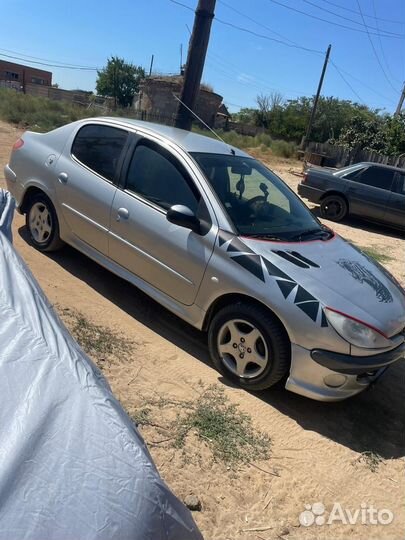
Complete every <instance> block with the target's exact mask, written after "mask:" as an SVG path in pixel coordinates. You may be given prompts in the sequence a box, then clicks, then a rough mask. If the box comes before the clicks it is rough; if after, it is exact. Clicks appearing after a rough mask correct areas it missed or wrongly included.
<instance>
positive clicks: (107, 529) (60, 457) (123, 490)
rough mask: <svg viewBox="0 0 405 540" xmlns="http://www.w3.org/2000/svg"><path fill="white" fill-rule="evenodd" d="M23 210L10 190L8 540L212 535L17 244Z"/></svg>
mask: <svg viewBox="0 0 405 540" xmlns="http://www.w3.org/2000/svg"><path fill="white" fill-rule="evenodd" d="M13 210H14V203H13V200H12V198H11V197H10V195H9V194H8V193H6V192H4V191H2V190H0V396H1V407H0V540H26V539H27V540H28V539H29V540H163V539H164V540H202V536H201V534H200V533H199V531H198V529H197V527H196V525H195V523H194V521H193V519H192V517H191V514H190V512H189V511H188V510H187V509H186V507H185V506H184V505H183V504H182V503H181V502H180V501H179V500H178V499H177V498H176V497H175V496H174V495H173V494H172V493H171V491H170V490H169V489H168V487H167V486H166V485H165V483H164V482H163V480H162V479H161V478H160V476H159V473H158V471H157V469H156V467H155V465H154V463H153V461H152V458H151V456H150V454H149V452H148V449H147V448H146V445H145V443H144V441H143V439H142V437H141V436H140V434H139V432H138V431H137V429H136V428H135V427H134V425H133V423H132V422H131V420H130V418H129V417H128V416H127V414H126V413H125V411H124V410H123V409H122V407H121V405H120V404H119V402H118V401H117V400H116V398H115V397H114V395H113V394H112V392H111V390H110V388H109V386H108V383H107V382H106V380H105V379H104V377H103V375H102V374H101V372H100V371H99V370H98V368H97V367H96V366H95V365H94V364H93V363H92V362H91V360H90V359H89V358H88V357H87V356H86V354H85V353H84V352H83V351H82V350H81V349H80V347H79V346H78V345H77V343H76V342H75V341H74V340H73V338H72V337H71V336H70V334H69V332H68V331H67V330H66V328H65V327H64V325H63V324H62V322H61V321H60V320H59V318H58V317H57V315H56V314H55V313H54V311H53V309H52V307H51V306H50V304H49V302H48V301H47V299H46V297H45V295H44V294H43V292H42V291H41V289H40V287H39V285H38V283H37V282H36V280H35V278H34V277H33V276H32V274H31V272H30V271H29V270H28V268H27V266H26V265H25V263H24V262H23V260H22V259H21V257H20V256H19V255H18V254H17V252H16V251H15V250H14V248H13V246H12V244H11V242H10V240H11V221H12V214H13ZM179 474H181V472H180V471H179Z"/></svg>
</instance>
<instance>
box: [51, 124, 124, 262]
mask: <svg viewBox="0 0 405 540" xmlns="http://www.w3.org/2000/svg"><path fill="white" fill-rule="evenodd" d="M127 139H128V133H127V131H125V130H123V129H119V128H116V127H112V126H109V125H107V124H102V123H94V124H93V123H92V124H86V125H84V126H82V127H81V128H80V129H79V130H78V131H77V132H76V133H74V134H73V136H72V138H71V140H70V141H68V144H67V146H66V148H65V151H64V152H63V154H62V155H61V157H60V158H59V160H58V163H57V166H56V174H57V182H56V193H57V199H58V202H59V206H60V209H61V211H62V214H63V217H64V218H65V221H66V223H67V225H68V227H69V229H70V234H71V235H72V241H73V243H74V242H75V241H76V240H77V239H79V240H81V241H83V242H86V243H87V244H89V245H90V246H92V247H93V248H95V249H97V250H98V251H100V252H101V253H103V254H105V255H107V254H108V228H109V222H110V213H111V205H112V201H113V198H114V194H115V192H116V189H117V187H116V177H117V173H118V168H119V164H120V160H121V158H122V155H123V150H124V147H125V144H126V141H127Z"/></svg>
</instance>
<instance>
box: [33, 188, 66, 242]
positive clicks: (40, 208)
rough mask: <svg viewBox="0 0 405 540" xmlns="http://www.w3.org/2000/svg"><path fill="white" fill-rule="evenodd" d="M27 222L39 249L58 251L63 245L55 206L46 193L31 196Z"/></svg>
mask: <svg viewBox="0 0 405 540" xmlns="http://www.w3.org/2000/svg"><path fill="white" fill-rule="evenodd" d="M25 224H26V226H27V230H28V233H29V235H30V240H31V243H32V245H33V246H34V247H35V248H36V249H38V250H39V251H56V250H57V249H60V248H61V247H62V246H63V241H62V240H61V239H60V237H59V222H58V217H57V215H56V211H55V208H54V206H53V204H52V202H51V201H50V200H49V198H48V197H47V196H46V195H45V194H43V193H37V194H36V195H33V196H32V197H31V198H30V200H29V202H28V206H27V212H26V215H25Z"/></svg>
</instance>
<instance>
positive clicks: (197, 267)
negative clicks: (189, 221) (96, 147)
mask: <svg viewBox="0 0 405 540" xmlns="http://www.w3.org/2000/svg"><path fill="white" fill-rule="evenodd" d="M194 174H195V172H193V171H192V170H191V169H190V167H189V166H188V165H187V163H186V162H185V160H184V158H183V157H182V156H180V155H179V154H175V152H174V151H172V150H168V149H167V148H164V147H163V146H162V145H160V144H158V143H157V142H156V141H153V140H151V139H146V138H140V137H139V138H138V140H137V141H136V145H135V147H134V149H133V151H132V152H131V153H130V154H129V156H128V160H127V161H126V166H125V168H124V171H123V185H122V187H120V188H119V189H118V190H117V192H116V194H115V197H114V202H113V206H112V211H111V227H110V231H109V256H110V258H111V259H113V260H114V261H116V262H117V263H119V264H120V265H121V266H123V267H124V268H126V269H128V270H129V271H130V272H132V273H134V274H135V275H137V276H139V277H140V278H142V279H143V280H144V281H146V282H147V283H149V284H150V285H152V286H153V287H155V288H156V289H158V290H160V291H162V292H163V293H165V294H167V295H168V296H170V297H172V298H174V299H175V300H177V301H178V302H180V303H182V304H185V305H191V304H192V303H193V302H194V299H195V297H196V294H197V292H198V288H199V286H200V284H201V281H202V278H203V276H204V272H205V269H206V267H207V264H208V261H209V259H210V257H211V254H212V251H213V248H214V242H215V238H216V234H217V230H218V227H217V224H216V223H215V219H214V215H213V214H212V212H211V211H210V210H209V208H208V206H209V203H208V201H207V202H206V201H205V200H204V198H203V196H202V194H201V192H200V190H199V188H198V187H197V185H196V183H195V181H194V179H193V175H194ZM194 178H195V177H194ZM175 204H183V205H185V206H187V207H189V208H190V209H191V210H192V211H193V212H194V213H195V214H196V215H197V216H198V217H200V218H201V219H202V220H204V221H205V223H206V224H207V225H208V226H207V227H205V229H206V232H205V234H203V235H200V234H197V233H195V232H193V231H191V230H189V229H186V228H184V227H180V226H178V225H175V224H172V223H169V222H168V221H167V219H166V212H167V210H168V209H169V208H170V207H171V206H172V205H175ZM210 212H211V214H210ZM207 231H208V232H207Z"/></svg>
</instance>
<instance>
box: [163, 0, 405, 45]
mask: <svg viewBox="0 0 405 540" xmlns="http://www.w3.org/2000/svg"><path fill="white" fill-rule="evenodd" d="M171 1H174V0H171ZM269 2H272V3H273V4H276V5H278V6H281V7H284V8H286V9H289V10H291V11H295V12H296V13H300V14H301V15H305V16H306V17H310V18H311V19H316V20H317V21H322V22H326V23H328V24H332V25H333V26H339V27H340V28H346V30H352V31H353V32H360V33H362V34H365V33H366V31H367V33H369V34H371V35H375V36H376V35H378V34H376V33H373V32H369V31H368V29H367V28H366V30H360V28H352V27H351V26H347V25H346V24H340V23H337V22H333V21H328V19H323V18H322V17H318V16H316V15H312V14H310V13H307V12H306V11H301V10H300V9H296V8H293V7H292V6H286V5H285V4H283V3H281V2H278V0H269ZM382 37H389V38H394V39H404V36H402V35H401V34H395V35H391V34H388V33H385V34H383V35H382Z"/></svg>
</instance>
